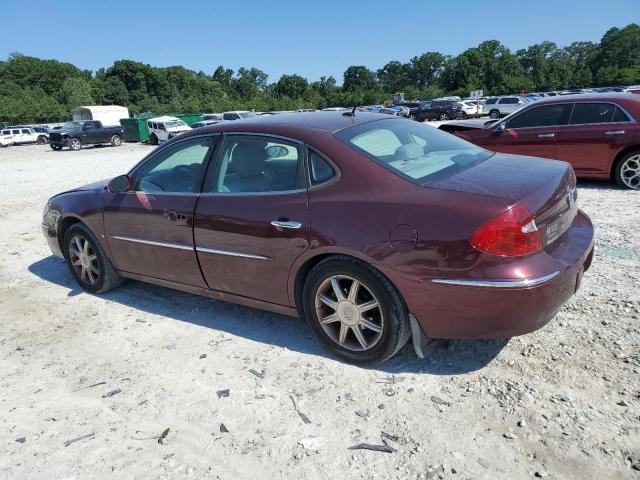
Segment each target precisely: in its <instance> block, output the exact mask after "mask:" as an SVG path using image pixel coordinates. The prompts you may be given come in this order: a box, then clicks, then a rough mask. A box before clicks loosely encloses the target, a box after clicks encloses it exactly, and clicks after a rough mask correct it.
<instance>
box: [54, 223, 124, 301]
mask: <svg viewBox="0 0 640 480" xmlns="http://www.w3.org/2000/svg"><path fill="white" fill-rule="evenodd" d="M76 238H81V239H84V240H85V241H88V243H89V246H90V247H89V249H88V254H90V256H93V255H95V257H96V259H95V260H94V262H95V263H94V264H93V265H94V266H95V268H96V269H97V270H98V274H97V278H95V277H94V278H95V281H94V282H93V283H92V282H91V281H90V277H89V275H84V276H83V274H82V266H77V267H74V266H73V265H72V263H73V262H72V256H74V254H73V253H72V251H71V246H72V242H73V244H74V245H76V243H75V239H76ZM62 252H63V254H64V259H65V260H66V262H67V266H68V267H69V271H70V272H71V274H72V275H73V277H74V278H75V279H76V282H78V284H79V285H80V286H81V287H82V289H84V290H86V291H87V292H89V293H104V292H108V291H109V290H111V289H113V288H115V287H117V286H118V285H120V284H121V283H122V282H123V281H124V279H123V278H122V277H121V276H120V275H119V274H118V272H117V271H116V269H115V268H114V267H113V265H112V263H111V261H110V260H109V258H108V257H107V256H106V255H105V253H104V250H103V249H102V246H101V245H100V242H98V240H97V239H96V237H95V236H94V235H93V233H92V232H91V230H89V228H87V226H86V225H84V224H82V223H74V224H73V225H71V226H70V227H69V228H68V229H67V230H66V231H65V232H64V235H63V240H62ZM92 252H93V253H92ZM74 261H76V262H77V261H78V258H76V257H75V256H74ZM92 275H95V274H93V273H92Z"/></svg>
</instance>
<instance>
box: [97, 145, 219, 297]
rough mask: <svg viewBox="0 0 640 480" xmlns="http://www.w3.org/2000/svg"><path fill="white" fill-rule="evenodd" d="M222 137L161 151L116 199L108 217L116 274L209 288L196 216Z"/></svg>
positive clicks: (106, 213) (111, 201)
mask: <svg viewBox="0 0 640 480" xmlns="http://www.w3.org/2000/svg"><path fill="white" fill-rule="evenodd" d="M217 138H218V137H217V136H210V135H204V136H197V137H188V138H186V139H184V140H181V141H177V142H174V143H172V144H170V145H167V146H166V147H165V148H159V149H158V150H156V152H155V153H154V154H153V155H152V156H150V157H149V158H148V159H147V160H146V161H145V162H144V163H143V164H142V165H140V166H139V167H138V168H136V170H135V171H133V172H132V174H131V188H130V191H127V192H125V193H115V194H111V197H110V198H109V199H108V200H107V202H106V206H105V211H104V225H105V232H106V234H107V241H108V244H109V249H110V251H111V255H112V258H113V260H114V262H115V264H116V268H118V269H119V270H122V271H124V272H129V273H133V274H137V275H144V276H147V277H152V278H158V279H163V280H169V281H172V282H177V283H182V284H186V285H193V286H197V287H206V283H205V281H204V279H203V278H202V274H201V272H200V267H199V266H198V260H197V257H196V253H195V248H194V244H193V212H194V209H195V206H196V202H197V200H198V196H199V192H200V189H201V187H202V179H203V178H204V173H205V171H206V168H207V164H208V162H209V159H210V157H211V154H212V152H213V148H214V146H215V143H216V140H217Z"/></svg>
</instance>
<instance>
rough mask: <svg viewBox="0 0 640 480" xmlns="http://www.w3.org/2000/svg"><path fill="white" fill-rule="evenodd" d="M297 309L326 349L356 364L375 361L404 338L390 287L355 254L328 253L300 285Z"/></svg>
mask: <svg viewBox="0 0 640 480" xmlns="http://www.w3.org/2000/svg"><path fill="white" fill-rule="evenodd" d="M302 295H303V296H302V300H303V313H304V316H305V318H306V320H307V322H308V323H309V325H310V326H311V328H312V330H313V331H314V333H315V334H316V336H317V337H318V339H319V340H320V342H321V343H322V344H323V345H324V347H325V348H326V349H327V350H329V351H330V352H332V353H334V354H336V355H338V356H340V357H342V358H344V359H346V360H348V361H350V362H353V363H358V364H373V363H380V362H383V361H385V360H387V359H389V358H391V357H392V356H393V355H395V354H396V352H398V350H400V349H401V348H402V347H403V346H404V344H405V343H406V342H407V340H408V339H409V334H410V329H409V318H408V313H407V309H406V307H405V304H404V301H403V300H402V298H401V297H400V295H399V293H398V292H397V290H396V289H395V287H394V286H393V285H392V284H391V282H389V280H388V279H387V278H386V277H384V276H383V275H382V274H381V273H380V272H379V271H378V270H376V269H374V268H373V267H371V266H369V265H367V264H366V263H364V262H361V261H359V260H357V259H354V258H351V257H344V256H336V257H330V258H328V259H326V260H323V261H322V262H320V263H319V264H318V265H316V266H315V267H314V268H313V270H311V272H310V273H309V276H308V277H307V280H306V282H305V285H304V289H303V293H302Z"/></svg>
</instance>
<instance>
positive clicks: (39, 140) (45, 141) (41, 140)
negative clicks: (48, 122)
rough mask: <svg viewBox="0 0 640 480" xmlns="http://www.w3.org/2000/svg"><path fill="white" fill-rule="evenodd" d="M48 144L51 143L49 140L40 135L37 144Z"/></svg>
mask: <svg viewBox="0 0 640 480" xmlns="http://www.w3.org/2000/svg"><path fill="white" fill-rule="evenodd" d="M48 142H49V140H47V137H45V136H44V135H40V136H39V137H38V139H37V140H36V143H37V144H38V145H44V144H46V143H48Z"/></svg>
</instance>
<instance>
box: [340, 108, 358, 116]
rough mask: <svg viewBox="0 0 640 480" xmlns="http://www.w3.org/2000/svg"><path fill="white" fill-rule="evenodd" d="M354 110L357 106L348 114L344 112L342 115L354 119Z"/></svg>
mask: <svg viewBox="0 0 640 480" xmlns="http://www.w3.org/2000/svg"><path fill="white" fill-rule="evenodd" d="M356 108H358V107H357V106H355V107H353V110H351V111H350V112H344V113H343V114H342V115H344V116H345V117H355V116H356Z"/></svg>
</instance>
